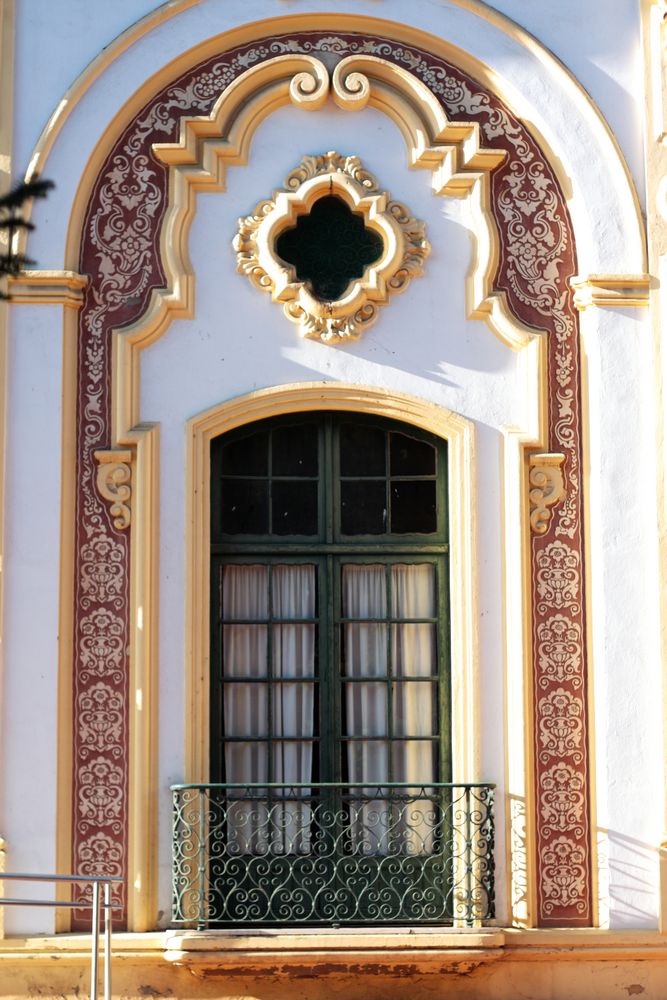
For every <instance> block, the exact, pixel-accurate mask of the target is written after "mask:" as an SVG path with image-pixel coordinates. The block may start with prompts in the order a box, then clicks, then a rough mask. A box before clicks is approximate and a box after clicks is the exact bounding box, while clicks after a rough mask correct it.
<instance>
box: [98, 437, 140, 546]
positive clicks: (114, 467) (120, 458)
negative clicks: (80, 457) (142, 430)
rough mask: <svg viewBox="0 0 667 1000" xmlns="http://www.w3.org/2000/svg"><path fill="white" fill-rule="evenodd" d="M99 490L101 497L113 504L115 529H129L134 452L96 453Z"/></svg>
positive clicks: (112, 512)
mask: <svg viewBox="0 0 667 1000" xmlns="http://www.w3.org/2000/svg"><path fill="white" fill-rule="evenodd" d="M95 459H96V460H97V463H98V465H97V488H98V490H99V492H100V495H101V496H103V497H104V499H105V500H106V501H108V502H109V503H110V504H111V508H110V510H111V516H112V517H113V519H114V522H113V523H114V527H115V528H118V529H120V530H122V529H123V528H129V526H130V521H131V519H132V513H131V509H130V500H131V498H132V466H131V464H130V463H131V461H132V452H131V451H96V452H95Z"/></svg>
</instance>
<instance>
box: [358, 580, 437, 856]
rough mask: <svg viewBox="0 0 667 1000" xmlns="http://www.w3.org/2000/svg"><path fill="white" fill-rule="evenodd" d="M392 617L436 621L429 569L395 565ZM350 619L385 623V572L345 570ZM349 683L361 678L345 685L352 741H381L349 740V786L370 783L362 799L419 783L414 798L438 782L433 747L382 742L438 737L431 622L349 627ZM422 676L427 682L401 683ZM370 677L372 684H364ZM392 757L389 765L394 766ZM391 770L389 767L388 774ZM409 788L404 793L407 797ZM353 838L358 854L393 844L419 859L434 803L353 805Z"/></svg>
mask: <svg viewBox="0 0 667 1000" xmlns="http://www.w3.org/2000/svg"><path fill="white" fill-rule="evenodd" d="M389 571H390V581H389V582H390V592H391V616H390V617H391V618H400V619H411V618H412V619H415V618H433V617H435V576H434V568H433V566H432V565H430V564H428V563H426V564H418V565H410V564H403V563H397V564H395V565H393V566H391V567H390V570H389ZM343 615H344V617H345V618H360V619H364V618H379V619H385V618H386V617H387V577H386V567H385V566H384V565H347V566H344V567H343ZM389 627H390V628H391V647H390V648H391V653H390V655H391V676H392V680H393V683H392V692H393V693H392V715H393V727H392V730H393V731H392V733H391V734H390V733H389V732H388V723H389V712H388V701H387V698H388V685H387V682H386V680H384V679H383V680H378V681H375V682H373V680H372V678H375V677H377V678H386V677H387V676H388V674H389V671H388V670H387V664H388V655H389V649H388V642H387V640H388V635H387V630H388V628H389ZM345 664H346V676H347V677H350V678H363V680H362V681H359V680H355V681H354V682H352V683H347V684H346V685H345V688H346V692H345V695H346V698H345V700H346V718H347V732H346V734H345V735H347V736H352V737H376V739H374V740H371V741H369V742H362V741H360V740H354V739H353V740H350V741H348V744H347V745H348V773H349V778H350V781H352V782H369V785H368V786H367V787H365V788H364V789H363V794H364V795H366V796H373V794H374V793H375V792H376V791H377V789H378V788H380V789H381V794H386V789H383V784H384V783H385V782H388V781H389V779H390V777H391V779H392V780H393V781H397V782H414V784H415V786H417V788H415V794H416V793H417V791H418V788H419V787H421V786H422V785H428V784H429V783H431V782H432V781H433V780H434V778H435V762H434V755H433V753H434V752H433V741H432V740H428V741H427V740H424V741H409V742H408V741H403V740H396V739H394V740H392V741H391V743H390V742H389V741H386V740H382V739H377V737H383V736H388V735H392V736H394V737H400V736H408V735H409V736H412V737H415V736H432V735H433V734H434V733H435V731H436V730H435V726H436V724H437V723H436V715H435V711H436V710H435V685H434V684H433V683H432V682H431V681H429V680H426V678H431V677H433V676H434V675H435V674H436V672H437V671H436V644H435V627H434V625H433V624H431V623H415V622H409V621H408V622H405V623H404V622H401V623H396V624H392V625H391V626H389V625H387V624H384V623H382V622H368V623H365V622H354V623H352V622H350V623H347V624H346V625H345ZM419 677H423V678H424V681H423V682H415V681H414V680H411V681H408V683H399V681H400V680H401V679H402V678H419ZM367 678H368V680H366V679H367ZM390 754H391V761H390ZM390 763H391V768H390ZM409 791H410V790H409V789H407V790H406V792H405V793H401V794H406V795H409ZM350 809H351V813H352V815H351V823H352V834H353V838H354V841H355V845H356V847H357V849H358V850H360V851H362V852H365V853H383V852H385V851H386V850H387V849H388V848H389V842H390V840H391V841H392V843H400V844H401V846H402V849H403V850H409V851H411V852H414V853H423V852H428V851H430V850H431V849H432V832H431V831H432V816H431V814H432V804H431V803H430V802H429V801H428V800H425V799H421V800H419V801H417V800H408V801H404V802H403V803H402V804H401V805H397V806H395V807H394V806H391V805H390V804H389V803H388V801H387V800H386V799H380V798H377V799H372V798H371V799H367V800H361V799H360V800H354V799H352V801H351V804H350Z"/></svg>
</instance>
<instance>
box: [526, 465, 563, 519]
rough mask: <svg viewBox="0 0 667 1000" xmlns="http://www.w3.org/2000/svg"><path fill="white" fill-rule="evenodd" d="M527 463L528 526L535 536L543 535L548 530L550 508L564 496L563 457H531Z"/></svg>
mask: <svg viewBox="0 0 667 1000" xmlns="http://www.w3.org/2000/svg"><path fill="white" fill-rule="evenodd" d="M529 461H530V472H529V475H528V479H529V483H530V492H529V494H528V499H529V500H530V526H531V528H532V530H533V531H534V532H535V534H537V535H544V534H546V532H547V530H548V528H549V521H550V520H551V508H552V507H553V506H554V504H557V503H558V501H559V500H561V499H562V497H564V496H565V481H564V479H563V462H564V461H565V455H562V454H553V455H549V454H541V455H531V456H530V459H529Z"/></svg>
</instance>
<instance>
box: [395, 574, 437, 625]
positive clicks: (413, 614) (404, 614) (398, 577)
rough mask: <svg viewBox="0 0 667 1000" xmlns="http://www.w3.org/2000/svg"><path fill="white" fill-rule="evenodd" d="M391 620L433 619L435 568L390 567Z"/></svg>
mask: <svg viewBox="0 0 667 1000" xmlns="http://www.w3.org/2000/svg"><path fill="white" fill-rule="evenodd" d="M391 616H392V618H407V619H410V618H435V566H433V564H432V563H414V564H413V563H395V564H394V565H393V566H392V567H391Z"/></svg>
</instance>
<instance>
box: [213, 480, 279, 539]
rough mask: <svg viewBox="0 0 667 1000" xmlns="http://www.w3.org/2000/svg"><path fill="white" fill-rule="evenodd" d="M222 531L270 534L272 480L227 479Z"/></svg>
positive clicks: (223, 488)
mask: <svg viewBox="0 0 667 1000" xmlns="http://www.w3.org/2000/svg"><path fill="white" fill-rule="evenodd" d="M222 531H223V534H225V535H267V534H268V532H269V484H268V482H267V481H266V480H261V479H260V480H257V479H223V481H222Z"/></svg>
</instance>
